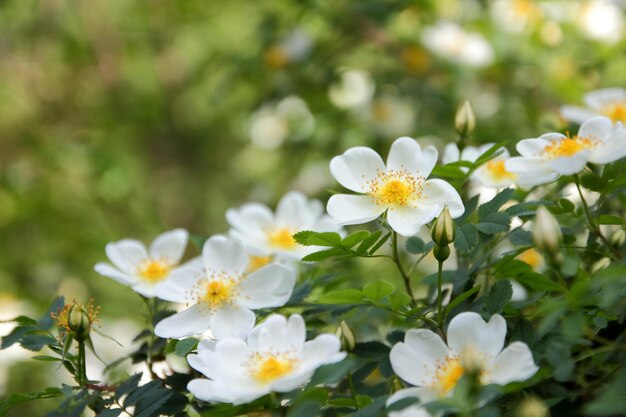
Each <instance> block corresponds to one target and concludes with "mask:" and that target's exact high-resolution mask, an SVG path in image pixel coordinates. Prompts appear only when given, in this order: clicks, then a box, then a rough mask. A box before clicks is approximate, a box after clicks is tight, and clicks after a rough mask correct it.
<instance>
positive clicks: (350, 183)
mask: <svg viewBox="0 0 626 417" xmlns="http://www.w3.org/2000/svg"><path fill="white" fill-rule="evenodd" d="M385 171H386V170H385V164H384V163H383V160H382V158H381V157H380V155H378V154H377V153H376V152H375V151H374V150H372V149H370V148H366V147H364V146H357V147H356V148H350V149H348V150H347V151H345V152H344V153H343V155H339V156H335V157H334V158H333V159H332V160H331V161H330V172H331V174H333V177H335V179H336V180H337V182H339V184H341V185H343V186H344V187H346V188H347V189H349V190H352V191H356V192H359V193H364V192H366V191H367V185H366V184H367V182H368V181H371V180H373V179H374V178H376V177H377V176H378V174H379V173H384V172H385Z"/></svg>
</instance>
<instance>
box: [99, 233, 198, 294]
mask: <svg viewBox="0 0 626 417" xmlns="http://www.w3.org/2000/svg"><path fill="white" fill-rule="evenodd" d="M188 240H189V234H188V233H187V231H186V230H183V229H175V230H171V231H169V232H165V233H162V234H160V235H159V236H157V237H156V238H155V239H154V241H153V242H152V243H151V244H150V248H149V249H146V246H145V245H144V244H143V243H141V242H139V241H137V240H134V239H123V240H120V241H118V242H112V243H107V245H106V247H105V251H106V254H107V257H108V258H109V260H110V261H111V263H112V264H113V265H111V264H108V263H104V262H101V263H98V264H96V266H95V267H94V269H95V271H96V272H97V273H99V274H100V275H104V276H106V277H109V278H113V279H114V280H116V281H117V282H119V283H121V284H124V285H128V286H130V287H131V288H132V289H133V290H135V291H137V292H138V293H139V294H141V295H143V296H144V297H148V298H152V297H154V295H155V289H156V288H157V287H158V286H159V285H162V284H164V283H165V282H167V281H168V280H169V279H171V277H172V275H173V274H174V273H175V272H176V271H178V270H179V269H180V268H183V267H185V266H186V265H180V260H181V259H182V257H183V254H184V252H185V248H186V247H187V242H188ZM190 262H196V260H192V261H190Z"/></svg>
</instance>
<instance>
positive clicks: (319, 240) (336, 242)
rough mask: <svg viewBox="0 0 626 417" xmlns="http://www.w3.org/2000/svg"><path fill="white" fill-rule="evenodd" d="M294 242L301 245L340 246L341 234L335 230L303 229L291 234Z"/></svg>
mask: <svg viewBox="0 0 626 417" xmlns="http://www.w3.org/2000/svg"><path fill="white" fill-rule="evenodd" d="M293 238H294V240H295V241H296V242H298V243H299V244H301V245H303V246H340V245H341V236H340V235H339V233H335V232H312V231H310V230H305V231H302V232H298V233H296V234H295V235H293Z"/></svg>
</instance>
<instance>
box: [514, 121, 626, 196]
mask: <svg viewBox="0 0 626 417" xmlns="http://www.w3.org/2000/svg"><path fill="white" fill-rule="evenodd" d="M516 148H517V151H518V152H519V153H520V154H521V156H517V157H513V158H511V159H509V160H508V161H506V163H505V167H506V169H507V170H508V171H511V172H514V173H517V174H520V175H523V176H524V178H525V179H526V180H527V181H528V182H527V185H529V186H530V185H539V184H546V183H549V182H552V181H554V180H556V179H557V178H558V177H560V176H561V175H572V174H576V173H578V172H580V171H582V170H583V169H584V168H585V166H586V165H587V162H591V163H593V164H608V163H610V162H613V161H616V160H618V159H621V158H623V157H624V156H626V129H624V126H623V125H622V124H621V123H619V122H618V123H616V124H615V125H613V123H612V122H611V119H609V118H607V117H602V116H599V117H594V118H592V119H590V120H588V121H586V122H585V123H583V125H582V126H581V127H580V129H579V130H578V135H576V136H574V137H571V138H570V137H567V136H565V135H562V134H560V133H546V134H545V135H542V136H541V137H539V138H533V139H524V140H521V141H520V142H518V143H517V146H516Z"/></svg>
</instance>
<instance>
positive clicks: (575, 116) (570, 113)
mask: <svg viewBox="0 0 626 417" xmlns="http://www.w3.org/2000/svg"><path fill="white" fill-rule="evenodd" d="M597 115H598V113H597V112H595V111H592V110H589V109H586V108H584V107H579V106H562V107H561V117H562V118H564V119H565V120H569V121H570V122H574V123H578V124H582V123H585V121H587V120H589V119H591V118H592V117H595V116H597Z"/></svg>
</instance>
